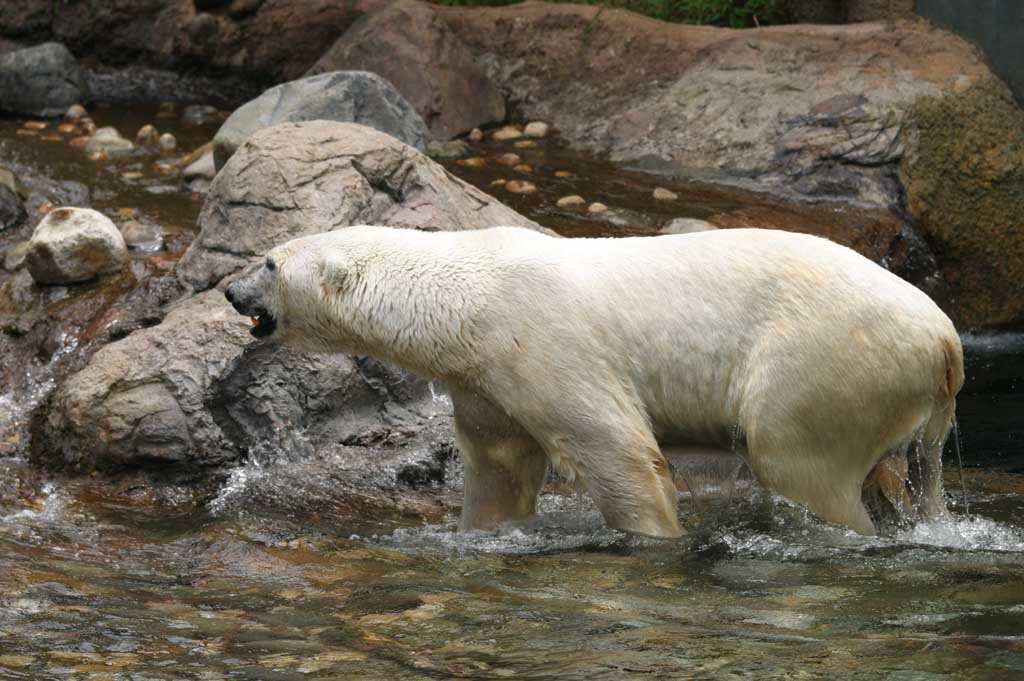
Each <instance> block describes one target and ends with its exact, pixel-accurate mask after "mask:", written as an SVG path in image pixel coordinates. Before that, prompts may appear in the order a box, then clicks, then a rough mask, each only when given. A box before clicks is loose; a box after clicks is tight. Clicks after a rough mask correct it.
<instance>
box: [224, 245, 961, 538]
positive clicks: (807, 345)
mask: <svg viewBox="0 0 1024 681" xmlns="http://www.w3.org/2000/svg"><path fill="white" fill-rule="evenodd" d="M225 293H226V296H227V298H228V300H229V301H231V303H232V304H233V305H234V306H235V308H236V309H237V310H238V311H239V312H241V313H242V314H245V315H248V316H251V317H253V323H254V327H253V329H252V333H253V335H255V336H257V337H259V338H270V339H275V340H278V341H280V342H283V343H286V344H288V345H291V346H294V347H296V348H299V349H304V350H312V351H322V352H354V353H360V354H369V355H374V356H376V357H379V358H381V359H384V360H388V361H391V362H394V363H396V364H399V365H401V366H403V367H405V368H407V369H409V370H410V371H413V372H415V373H418V374H421V375H423V376H426V377H429V378H432V379H436V380H440V381H443V382H444V383H446V384H447V385H448V387H449V389H450V391H451V396H452V400H453V403H454V413H455V432H456V440H457V445H458V447H459V449H460V450H461V453H462V455H463V459H464V463H465V499H464V504H463V508H462V517H461V526H462V527H463V528H493V527H494V526H495V525H497V524H498V523H502V522H504V521H514V520H521V519H525V518H527V517H529V516H531V515H532V514H533V513H534V507H535V501H536V498H537V495H538V492H539V490H540V488H541V485H542V484H543V483H544V480H545V475H546V471H547V469H548V465H549V463H550V464H552V465H553V466H554V468H555V469H556V470H557V471H559V472H560V473H561V474H563V475H565V476H568V477H569V478H574V479H575V480H576V481H577V482H578V484H580V485H581V486H582V487H583V488H584V489H585V490H586V491H587V493H588V494H589V495H590V496H591V497H592V498H593V500H594V501H595V503H596V505H597V507H598V508H599V509H600V511H601V513H602V514H603V516H604V518H605V520H606V522H607V523H608V525H610V526H611V527H614V528H617V529H621V530H625V531H628V532H633V533H639V534H644V535H651V536H656V537H676V536H679V535H680V533H681V530H680V524H679V520H678V515H677V490H676V487H675V485H674V483H673V480H672V475H671V472H670V470H669V466H668V464H667V462H666V458H665V455H664V454H665V453H666V452H670V451H671V450H672V449H673V448H678V447H693V446H700V447H703V448H705V449H713V450H714V451H719V452H722V453H723V454H726V455H731V453H732V452H733V451H734V450H739V451H740V452H741V453H742V455H743V456H744V457H745V458H746V460H747V462H748V464H749V465H750V468H751V469H752V471H753V472H754V474H755V475H756V477H757V479H758V480H759V482H760V483H761V484H762V485H764V486H765V487H767V488H768V489H769V490H772V491H773V492H776V493H779V494H782V495H784V496H786V497H788V498H790V499H792V500H794V501H796V502H798V503H800V504H803V505H805V506H806V507H807V508H808V509H810V510H811V511H812V512H814V513H816V514H817V515H819V516H820V517H822V518H824V519H825V520H827V521H831V522H834V523H839V524H843V525H847V526H849V527H850V528H852V529H854V530H856V531H857V532H860V533H863V534H873V533H874V532H875V524H874V522H873V520H872V517H871V515H870V514H869V512H868V510H867V508H866V507H865V505H864V503H863V500H862V491H863V490H862V487H864V486H865V485H867V486H870V485H872V484H877V479H878V478H879V477H885V476H879V475H878V474H877V473H875V472H873V469H875V468H876V466H877V465H878V464H879V463H880V462H891V461H892V460H897V461H899V460H901V459H909V462H910V464H909V466H905V467H904V470H906V475H907V492H908V496H909V498H910V501H911V503H912V505H913V508H911V509H908V512H909V515H910V516H912V517H915V518H932V517H935V516H938V515H940V514H943V513H944V512H945V505H944V501H943V493H942V481H941V452H942V447H943V443H944V441H945V438H946V435H947V433H948V431H949V428H950V423H951V419H952V417H953V412H954V406H955V397H956V394H957V392H958V390H959V389H960V386H961V384H962V383H963V358H962V349H961V345H960V339H959V336H958V335H957V333H956V330H955V329H954V327H953V324H952V322H951V321H950V319H949V318H948V317H947V316H946V315H945V314H943V312H942V311H941V310H940V309H939V308H938V307H937V306H936V305H935V304H934V303H933V302H932V301H931V299H929V298H928V297H927V296H926V295H925V294H924V293H922V292H921V291H919V290H918V289H917V288H915V287H914V286H912V285H910V284H908V283H906V282H904V281H903V280H901V279H900V278H898V277H896V276H895V275H893V274H891V273H889V272H887V271H886V270H884V269H882V268H881V267H879V266H877V265H875V264H874V263H872V262H871V261H869V260H867V259H866V258H864V257H862V256H860V255H858V254H857V253H855V252H854V251H852V250H850V249H848V248H845V247H843V246H839V245H837V244H835V243H832V242H831V241H828V240H825V239H821V238H818V237H813V236H808V235H803V234H795V233H788V232H781V231H773V230H761V229H731V230H718V231H710V232H701V233H695V234H685V235H672V236H658V237H637V238H620V239H561V238H556V237H551V236H547V235H544V234H540V233H537V232H534V231H529V230H526V229H521V228H516V227H494V228H490V229H484V230H479V231H462V232H419V231H414V230H407V229H392V228H388V227H377V226H355V227H349V228H345V229H339V230H337V231H333V232H328V233H323V234H318V235H315V236H308V237H303V238H299V239H295V240H293V241H290V242H288V243H286V244H284V245H281V246H279V247H277V248H275V249H273V250H272V251H271V252H270V253H269V254H268V256H267V257H266V259H265V261H264V263H263V264H262V265H259V266H257V267H254V268H252V269H250V270H249V271H247V272H246V273H245V274H244V275H243V276H242V277H241V278H239V279H238V280H237V281H235V282H234V283H232V284H231V285H230V286H229V287H228V288H227V289H226V292H225ZM899 469H900V466H899V465H896V466H892V465H889V466H886V470H899ZM869 474H872V475H873V477H871V478H869ZM890 479H891V476H890ZM873 480H874V481H876V482H872V481H873ZM899 482H900V483H902V480H900V481H899Z"/></svg>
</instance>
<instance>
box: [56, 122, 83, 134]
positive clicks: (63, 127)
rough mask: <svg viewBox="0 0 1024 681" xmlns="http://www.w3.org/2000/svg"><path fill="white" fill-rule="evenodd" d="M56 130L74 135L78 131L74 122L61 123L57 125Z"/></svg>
mask: <svg viewBox="0 0 1024 681" xmlns="http://www.w3.org/2000/svg"><path fill="white" fill-rule="evenodd" d="M57 132H59V133H61V134H64V135H74V134H75V133H77V132H78V126H77V125H75V124H74V123H61V124H60V125H58V126H57Z"/></svg>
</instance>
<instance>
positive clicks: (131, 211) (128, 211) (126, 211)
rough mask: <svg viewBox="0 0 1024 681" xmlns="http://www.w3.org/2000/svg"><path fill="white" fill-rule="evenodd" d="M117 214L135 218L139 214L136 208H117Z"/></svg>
mask: <svg viewBox="0 0 1024 681" xmlns="http://www.w3.org/2000/svg"><path fill="white" fill-rule="evenodd" d="M117 214H118V215H119V216H120V217H122V218H136V217H138V216H139V209H138V208H118V209H117Z"/></svg>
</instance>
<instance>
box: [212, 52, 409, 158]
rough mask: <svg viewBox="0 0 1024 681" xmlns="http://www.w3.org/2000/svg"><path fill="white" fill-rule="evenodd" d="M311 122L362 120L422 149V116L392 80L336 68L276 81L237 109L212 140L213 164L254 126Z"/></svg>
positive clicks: (249, 133)
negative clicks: (278, 82)
mask: <svg viewBox="0 0 1024 681" xmlns="http://www.w3.org/2000/svg"><path fill="white" fill-rule="evenodd" d="M315 120H327V121H345V122H351V123H360V124H362V125H366V126H369V127H371V128H375V129H377V130H380V131H381V132H386V133H387V134H389V135H391V136H392V137H394V138H396V139H399V140H401V141H402V142H405V143H406V144H408V145H410V146H413V147H415V148H417V149H419V150H421V151H422V150H424V149H425V148H426V139H427V129H426V126H425V125H424V124H423V119H422V118H420V116H419V114H417V113H416V111H415V110H414V109H413V108H412V107H411V106H410V105H409V103H408V102H406V101H405V100H404V99H403V98H402V95H400V94H398V92H397V91H396V90H395V88H394V87H392V85H391V84H390V83H388V82H387V81H386V80H384V79H383V78H381V77H380V76H377V75H375V74H372V73H367V72H364V71H339V72H332V73H321V74H319V75H316V76H309V77H307V78H301V79H299V80H293V81H291V82H289V83H284V84H282V85H277V86H275V87H272V88H270V89H269V90H267V91H266V92H264V93H263V94H262V95H260V96H259V97H257V98H256V99H254V100H252V101H250V102H247V103H246V104H243V105H242V106H241V107H239V108H238V109H236V110H235V112H234V113H232V114H231V116H230V117H229V118H228V119H227V120H226V121H224V125H222V126H221V128H220V130H218V131H217V135H216V136H215V137H214V138H213V160H214V164H215V165H216V167H217V169H218V170H220V168H222V167H223V166H224V164H225V163H226V162H227V160H228V159H229V158H231V155H232V154H234V153H235V150H236V149H238V147H240V146H241V145H242V143H243V142H245V140H247V139H249V137H250V136H251V135H252V134H253V133H254V132H256V131H257V130H260V129H262V128H268V127H270V126H272V125H277V124H278V123H285V122H297V121H315Z"/></svg>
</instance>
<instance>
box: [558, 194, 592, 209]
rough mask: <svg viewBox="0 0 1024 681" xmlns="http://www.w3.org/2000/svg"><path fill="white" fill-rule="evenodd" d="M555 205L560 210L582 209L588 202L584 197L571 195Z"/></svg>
mask: <svg viewBox="0 0 1024 681" xmlns="http://www.w3.org/2000/svg"><path fill="white" fill-rule="evenodd" d="M555 205H557V206H558V207H559V208H581V207H583V206H585V205H587V202H586V200H585V199H584V198H583V197H582V196H579V195H577V194H570V195H569V196H563V197H562V198H560V199H558V202H557V203H556V204H555Z"/></svg>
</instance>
